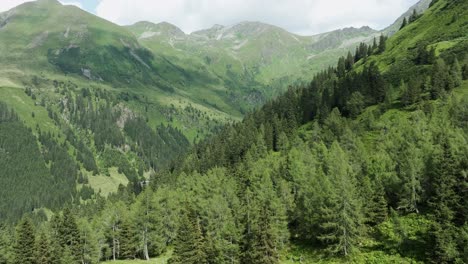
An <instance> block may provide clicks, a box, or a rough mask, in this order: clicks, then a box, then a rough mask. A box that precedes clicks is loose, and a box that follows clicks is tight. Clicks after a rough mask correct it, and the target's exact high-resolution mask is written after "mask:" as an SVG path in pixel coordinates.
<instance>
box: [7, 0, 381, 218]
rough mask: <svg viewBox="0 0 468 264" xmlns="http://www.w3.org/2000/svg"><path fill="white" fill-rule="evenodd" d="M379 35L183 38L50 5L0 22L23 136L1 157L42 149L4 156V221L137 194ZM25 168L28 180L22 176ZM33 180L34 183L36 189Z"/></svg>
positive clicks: (11, 134)
mask: <svg viewBox="0 0 468 264" xmlns="http://www.w3.org/2000/svg"><path fill="white" fill-rule="evenodd" d="M376 34H378V32H376V31H374V30H372V29H370V28H368V27H362V28H359V29H356V28H346V29H342V30H336V31H333V32H328V33H324V34H319V35H316V36H298V35H295V34H293V33H290V32H287V31H286V30H284V29H281V28H278V27H276V26H272V25H268V24H264V23H260V22H242V23H239V24H236V25H233V26H220V25H215V26H213V27H212V28H210V29H207V30H202V31H198V32H193V33H192V34H185V33H184V32H183V31H181V30H180V29H179V28H177V27H176V26H174V25H171V24H169V23H159V24H153V23H151V22H139V23H136V24H135V25H132V26H127V27H122V26H118V25H115V24H113V23H111V22H108V21H106V20H103V19H101V18H99V17H96V16H94V15H92V14H89V13H87V12H85V11H83V10H81V9H79V8H77V7H74V6H64V5H62V4H60V2H58V1H54V0H39V1H35V2H29V3H25V4H22V5H20V6H18V7H16V8H13V9H12V10H9V11H7V12H4V13H1V14H0V40H1V41H0V63H1V64H2V69H1V70H0V98H1V99H0V101H2V102H3V103H4V104H5V105H4V106H3V107H2V109H3V113H5V116H7V117H8V118H5V121H4V123H5V126H6V127H11V126H15V127H16V128H17V130H18V132H17V133H18V135H21V136H18V137H15V130H8V129H5V130H2V131H1V133H4V134H2V137H3V138H8V139H12V140H9V141H11V142H9V145H5V146H2V147H1V149H0V151H3V152H2V153H3V154H5V153H7V154H8V153H13V152H14V151H15V150H14V147H15V146H17V145H18V144H21V142H22V141H25V142H34V140H35V141H36V142H37V145H34V144H32V145H30V146H28V148H25V149H23V150H22V151H20V152H18V153H16V154H17V155H13V156H11V155H10V154H8V155H6V156H5V157H7V158H8V159H5V160H8V164H10V165H9V166H6V165H5V166H2V167H1V168H0V172H1V173H0V174H2V175H8V177H5V178H4V179H2V180H4V182H2V184H3V183H4V184H6V185H9V184H11V182H13V181H14V179H16V180H17V182H18V184H16V185H15V186H16V188H17V189H11V190H10V191H11V193H6V192H5V193H3V194H2V195H3V196H2V197H1V198H2V199H0V200H1V201H3V203H1V204H0V208H1V209H2V210H1V211H3V212H9V214H8V215H0V218H6V219H10V220H11V219H15V218H17V217H19V216H20V215H21V213H22V212H25V211H30V210H39V209H38V208H41V207H47V208H54V209H55V208H59V207H60V206H61V205H62V204H63V203H65V202H66V201H70V200H87V199H90V197H91V196H92V195H93V194H94V195H96V194H98V193H100V194H101V195H103V196H106V195H109V194H111V193H113V192H115V191H117V190H118V189H119V188H120V189H122V186H128V188H129V189H132V190H134V191H138V190H139V189H141V186H140V183H141V182H145V181H146V180H147V179H148V178H149V177H150V175H152V174H154V173H156V172H158V171H161V170H165V169H171V168H174V166H176V165H175V164H177V163H178V162H179V161H175V160H177V159H180V158H182V157H183V155H184V153H185V152H186V151H187V149H189V147H190V145H191V144H192V143H196V142H199V141H200V140H202V139H204V138H205V137H207V136H209V135H211V134H213V133H216V132H217V131H219V129H220V127H222V126H223V125H225V124H229V123H231V122H235V121H239V120H240V119H241V118H242V117H243V116H244V115H245V114H246V113H248V112H250V111H252V109H254V108H255V107H258V106H260V105H262V104H264V103H265V102H267V101H268V100H270V99H271V98H274V97H275V96H278V95H280V94H281V93H282V92H283V91H285V90H286V89H287V87H288V86H289V85H300V84H302V83H304V82H307V83H308V82H309V81H310V78H311V77H312V76H313V75H314V74H315V73H318V72H319V71H322V70H323V69H326V68H327V67H329V66H330V65H332V64H334V63H335V61H336V59H337V58H338V57H339V56H341V55H344V54H346V53H347V52H348V51H349V50H355V47H356V46H357V45H358V43H359V42H361V41H368V40H372V38H373V36H375V35H376ZM10 113H14V114H11V115H12V117H10ZM10 143H11V144H10ZM5 144H6V143H5ZM29 147H30V148H29ZM32 153H35V154H34V155H31V154H32ZM38 153H39V154H38ZM23 160H28V161H29V162H30V163H31V167H30V169H25V170H21V169H18V168H20V167H21V166H20V165H19V164H21V162H22V161H23ZM31 171H38V172H40V173H38V175H37V178H34V179H33V180H32V179H31V175H30V173H31ZM45 179H46V180H45ZM120 185H122V186H120ZM34 186H38V188H36V189H34ZM119 186H120V187H119ZM31 190H35V191H34V192H33V191H31ZM27 193H30V197H29V198H28V195H27ZM47 193H54V194H53V195H50V196H48V195H44V194H47ZM52 196H53V197H52ZM7 198H8V199H7ZM13 208H16V209H15V210H13Z"/></svg>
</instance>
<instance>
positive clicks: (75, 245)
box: [59, 208, 83, 263]
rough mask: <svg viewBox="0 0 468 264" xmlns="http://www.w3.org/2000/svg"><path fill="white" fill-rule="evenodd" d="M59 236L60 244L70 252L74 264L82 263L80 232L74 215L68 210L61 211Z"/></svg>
mask: <svg viewBox="0 0 468 264" xmlns="http://www.w3.org/2000/svg"><path fill="white" fill-rule="evenodd" d="M59 235H60V239H61V244H62V245H64V246H67V247H68V248H69V249H70V250H71V254H72V255H73V257H74V260H75V262H76V263H78V262H81V261H82V257H83V256H82V252H83V250H82V245H81V238H80V231H79V229H78V224H77V222H76V218H75V215H74V214H73V212H72V211H71V210H70V209H69V208H65V209H64V210H63V216H62V219H61V223H60V226H59Z"/></svg>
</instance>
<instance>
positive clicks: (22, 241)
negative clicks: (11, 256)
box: [14, 217, 36, 264]
mask: <svg viewBox="0 0 468 264" xmlns="http://www.w3.org/2000/svg"><path fill="white" fill-rule="evenodd" d="M34 249H35V231H34V226H33V223H32V222H31V219H30V218H28V217H25V218H23V219H22V220H21V222H19V224H18V226H17V229H16V243H15V246H14V251H15V263H16V264H34V263H35V257H36V255H35V254H34Z"/></svg>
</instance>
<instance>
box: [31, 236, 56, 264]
mask: <svg viewBox="0 0 468 264" xmlns="http://www.w3.org/2000/svg"><path fill="white" fill-rule="evenodd" d="M35 251H36V256H35V263H36V264H50V263H52V260H53V256H52V254H53V252H52V249H51V246H50V240H49V238H48V237H47V234H45V233H44V232H42V233H40V234H39V236H38V237H37V240H36V247H35Z"/></svg>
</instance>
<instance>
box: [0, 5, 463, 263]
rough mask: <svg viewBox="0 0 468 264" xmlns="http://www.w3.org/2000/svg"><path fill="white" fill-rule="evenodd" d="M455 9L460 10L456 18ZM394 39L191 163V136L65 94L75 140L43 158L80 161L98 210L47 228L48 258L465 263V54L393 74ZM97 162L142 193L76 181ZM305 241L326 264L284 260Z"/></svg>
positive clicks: (87, 209) (230, 133) (224, 134)
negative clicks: (107, 190)
mask: <svg viewBox="0 0 468 264" xmlns="http://www.w3.org/2000/svg"><path fill="white" fill-rule="evenodd" d="M452 3H455V4H460V3H461V2H450V3H449V2H447V7H445V8H446V9H447V8H450V7H451V5H453V4H452ZM414 17H415V15H413V16H412V19H411V21H413V20H415V19H416V18H414ZM423 18H424V17H422V18H421V20H420V21H422V20H423ZM420 24H421V23H419V21H418V22H416V23H414V24H413V25H411V28H408V29H407V30H403V31H402V32H400V33H398V34H397V36H398V35H402V36H404V35H405V34H406V33H407V31H410V29H411V30H413V29H417V27H418V25H420ZM385 41H386V38H385V37H384V36H382V37H381V40H380V44H377V41H375V42H374V45H373V46H372V47H370V46H368V45H366V44H362V45H359V46H358V48H357V50H356V53H355V54H354V55H355V56H353V55H352V54H351V53H349V54H348V56H347V57H346V58H344V57H343V58H341V59H340V60H339V62H338V64H337V67H336V68H333V67H330V68H328V69H326V70H324V71H322V72H321V73H319V74H317V75H316V76H314V78H313V80H312V81H311V82H310V83H308V84H307V85H304V86H302V87H290V88H289V89H288V91H287V92H285V94H283V95H281V96H279V97H277V98H276V99H274V100H272V101H270V102H267V103H266V104H265V106H263V107H262V108H261V109H258V110H256V111H253V112H251V113H249V114H247V115H246V117H245V118H244V120H243V121H242V122H238V123H233V124H229V125H227V126H226V127H224V128H223V129H221V131H219V133H218V134H216V135H214V136H213V137H210V138H207V139H206V140H203V141H201V142H200V143H198V144H196V145H195V146H194V148H193V149H192V150H191V151H190V153H188V154H186V158H185V159H184V160H183V161H181V162H180V163H178V162H171V159H174V158H175V157H176V156H178V155H180V154H181V153H183V152H184V151H185V149H186V148H188V143H187V142H186V140H185V138H184V137H183V136H182V135H181V133H180V132H179V131H178V130H176V129H174V128H172V127H170V126H159V127H156V128H155V129H152V128H150V127H149V125H148V122H147V120H145V118H144V117H142V116H138V115H133V114H132V112H131V111H129V109H126V108H125V107H122V105H119V104H117V103H115V101H114V99H111V98H110V97H107V96H103V97H106V99H102V101H99V100H95V99H96V98H97V97H95V96H96V95H95V94H93V91H92V90H88V89H80V90H79V93H77V94H75V95H66V92H64V96H68V97H67V98H69V100H70V103H69V104H67V105H62V106H61V108H60V110H63V112H64V113H68V114H69V115H70V119H69V120H70V124H69V125H66V126H65V125H63V126H62V128H63V130H64V131H65V134H66V135H67V138H66V140H65V143H61V142H62V141H59V140H57V137H56V136H54V135H50V134H48V133H38V134H40V142H41V148H42V150H43V154H42V155H43V156H44V157H45V160H46V161H47V165H50V167H51V172H52V173H51V174H50V176H51V178H53V177H55V176H57V175H58V173H57V171H59V169H57V168H54V165H53V164H54V163H57V164H63V163H66V162H68V161H70V160H71V161H72V162H71V165H70V166H67V165H63V168H61V170H64V171H63V173H61V174H67V175H69V174H70V175H74V177H73V181H75V178H77V180H78V182H79V183H80V184H82V186H80V187H82V189H81V191H80V193H79V194H80V196H81V197H82V198H83V199H87V200H86V202H84V203H80V204H78V203H76V204H74V205H71V206H70V208H71V209H65V210H64V211H63V212H58V213H56V214H54V216H53V217H52V219H51V220H50V221H49V222H42V225H41V227H42V228H43V229H44V230H45V231H50V240H51V241H50V243H41V242H43V241H46V240H47V239H48V235H47V234H45V235H44V234H43V233H42V232H41V233H39V234H40V235H39V236H38V237H39V238H38V239H37V240H36V248H37V251H40V252H44V253H43V254H42V255H44V256H47V255H48V253H47V252H48V251H49V250H48V249H47V248H48V247H47V245H49V246H50V248H51V249H50V251H51V252H54V253H52V254H51V256H55V257H56V258H57V259H58V258H60V259H61V260H62V262H63V263H94V262H96V261H98V260H99V258H100V260H109V259H114V260H116V259H133V258H139V259H149V258H151V257H155V256H158V255H159V254H161V253H164V252H165V251H166V250H167V248H168V247H172V248H174V252H173V256H172V258H171V260H170V262H171V263H279V262H280V261H282V260H283V259H286V261H294V262H304V263H305V262H307V263H308V262H314V261H328V260H332V261H334V262H356V263H381V262H382V263H385V261H386V258H387V257H388V256H390V255H391V256H392V257H394V258H396V260H394V259H393V258H391V260H389V261H388V262H390V263H400V262H403V263H405V262H415V261H418V262H431V261H432V262H434V263H465V262H466V260H467V255H468V254H467V252H468V249H467V246H466V245H467V241H468V235H467V234H468V228H467V218H468V216H467V215H468V212H467V210H468V209H467V208H466V203H465V201H466V199H467V193H468V192H467V191H466V190H467V186H468V183H467V180H466V179H467V178H466V171H468V161H467V157H468V149H467V147H466V146H467V145H468V144H467V139H468V137H467V132H468V130H467V125H466V124H467V122H468V121H467V120H466V116H467V113H468V108H467V102H468V101H467V100H468V99H467V97H466V96H464V97H463V93H464V91H461V90H455V91H454V92H453V93H452V90H453V89H455V88H456V86H457V85H459V84H460V81H461V80H460V79H461V76H462V69H460V66H459V65H458V66H457V64H459V62H458V61H457V60H456V59H455V58H458V59H460V58H463V56H464V53H463V49H462V48H460V45H459V44H454V45H455V48H453V49H448V50H440V49H438V50H439V51H440V52H441V53H440V54H441V55H440V57H439V58H438V59H437V60H435V49H432V48H431V49H428V47H434V46H436V45H434V44H435V43H436V42H435V41H433V40H430V41H429V40H427V39H424V38H423V39H422V40H421V42H417V43H414V46H413V47H412V48H411V49H408V50H407V51H406V50H405V51H404V52H407V53H406V54H408V56H407V57H405V58H404V59H401V60H400V58H399V57H398V56H396V57H395V62H394V63H392V64H391V65H390V66H389V67H386V66H388V65H386V61H384V60H380V58H382V57H386V56H387V55H388V54H389V52H393V51H394V50H391V49H390V50H388V51H387V50H386V47H385ZM437 41H439V40H437ZM389 44H393V43H392V42H390V43H389ZM389 48H393V47H391V45H389ZM402 52H403V51H402ZM143 55H144V54H140V55H139V56H143ZM397 59H398V60H397ZM150 62H151V61H148V63H150ZM355 63H356V65H357V67H356V68H355V67H354V66H353V65H355ZM431 64H434V65H432V66H431ZM465 64H466V63H465ZM379 66H380V67H379ZM400 66H404V67H401V68H400V69H397V68H399V67H400ZM431 68H432V69H431ZM382 70H384V71H382ZM461 84H462V85H463V87H464V86H465V82H461ZM398 88H399V91H400V94H399V97H398V96H397V93H395V91H396V89H398ZM26 92H33V91H26ZM104 94H106V93H104ZM104 94H103V95H104ZM431 96H432V99H437V100H431ZM119 97H120V99H122V100H124V101H128V102H130V101H131V100H137V99H136V98H137V97H138V96H137V95H136V94H131V93H121V94H120V95H119ZM461 97H463V98H461ZM98 101H99V102H98ZM383 102H384V104H382V103H383ZM70 105H72V107H71V106H70ZM69 106H70V107H69ZM2 109H3V110H2ZM0 110H2V111H1V112H0V116H1V117H2V119H1V120H6V121H2V122H0V127H1V125H2V124H3V123H5V122H10V123H14V122H17V123H19V121H18V119H17V117H16V115H15V114H13V113H11V111H10V110H8V108H6V107H4V106H2V105H1V104H0ZM50 113H51V114H50V115H51V116H52V117H53V118H54V120H55V121H56V122H58V123H59V122H60V119H59V118H55V117H54V110H53V109H51V110H50ZM55 115H56V114H55ZM103 119H106V120H110V121H109V122H108V123H106V122H107V121H102V120H103ZM122 120H125V121H124V122H121V121H122ZM99 122H102V123H104V124H103V127H100V124H99ZM117 124H118V125H117ZM9 125H10V124H9ZM2 128H3V127H2ZM77 128H79V129H77ZM67 129H70V130H71V131H66V130H67ZM0 132H2V131H0ZM70 132H72V133H70ZM11 134H12V133H11ZM30 134H32V133H31V132H30ZM31 137H32V138H33V139H34V137H33V136H31ZM32 142H36V141H32ZM58 142H60V143H58ZM92 142H94V143H95V144H94V145H93V144H92ZM122 146H129V148H128V147H127V148H123V147H122ZM2 147H3V146H2ZM74 151H75V153H76V155H75V154H73V155H69V154H68V153H69V152H74ZM80 153H81V154H80ZM58 154H63V155H64V156H65V158H59V157H57V156H58ZM88 154H91V155H96V156H97V157H98V158H97V160H98V162H97V164H99V166H100V167H101V166H102V167H103V168H98V170H99V169H102V170H104V171H105V169H106V168H109V167H118V168H119V171H120V172H122V173H125V175H127V177H128V178H129V179H130V180H131V183H130V185H129V187H125V186H121V187H119V191H118V193H116V194H111V195H109V197H108V198H107V199H104V198H102V197H100V196H99V195H92V194H91V193H90V192H89V186H88V185H87V181H86V177H85V176H83V175H82V174H81V173H76V172H77V170H78V168H79V167H84V168H85V169H86V170H88V171H94V170H95V169H96V168H95V166H94V165H96V160H95V161H94V163H93V161H92V160H89V161H87V160H86V159H85V158H84V157H80V155H88ZM135 154H137V155H135ZM39 155H41V154H39ZM75 156H76V158H77V160H78V162H74V161H73V157H75ZM67 157H68V158H67ZM93 164H94V165H93ZM46 168H47V167H46ZM136 168H138V172H137V169H136ZM166 168H167V169H168V170H165V169H166ZM148 169H155V170H156V172H153V171H152V170H150V171H151V174H152V175H151V176H150V178H149V183H148V182H147V181H143V178H142V174H143V173H142V172H143V171H145V170H148ZM73 171H74V172H73ZM73 173H75V174H73ZM86 174H88V173H86ZM90 177H91V176H90ZM67 180H69V179H67ZM140 181H141V182H140ZM67 186H68V185H67ZM131 188H134V190H133V192H132V191H131ZM67 191H68V192H70V190H67ZM140 191H141V193H140ZM88 192H89V193H88ZM75 194H76V193H73V196H74V197H76V196H77V195H75ZM389 214H390V216H389ZM34 215H35V219H37V221H44V220H39V219H40V218H41V217H44V216H41V215H42V214H41V213H39V212H37V213H34ZM23 229H24V228H23ZM19 231H20V228H19V227H18V232H17V237H19V236H20V235H21V234H22V233H24V232H19ZM2 237H6V239H3V240H2ZM26 238H27V237H26ZM23 240H27V239H23ZM33 240H34V239H33ZM2 241H11V239H10V238H8V235H3V236H2V234H1V232H0V252H8V248H7V247H5V246H3V247H2V243H3V245H4V244H5V242H2ZM33 244H34V243H33ZM298 244H300V245H304V249H306V250H309V249H310V250H311V251H312V250H313V253H312V254H313V257H312V258H313V260H312V261H309V260H304V259H302V253H300V256H293V257H292V258H289V256H288V255H283V252H285V251H287V250H288V249H289V246H290V245H292V246H294V245H298ZM5 248H6V250H5ZM17 248H18V247H17ZM2 250H3V251H2ZM322 250H323V252H327V253H329V254H330V255H332V256H331V258H332V259H328V256H326V255H325V254H321V253H322ZM374 253H375V255H373V254H374ZM36 254H37V252H36ZM369 254H371V255H370V256H369ZM298 255H299V254H298ZM295 257H297V259H296V258H295ZM318 258H320V260H318ZM0 260H1V258H0ZM52 262H54V263H56V261H52Z"/></svg>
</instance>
